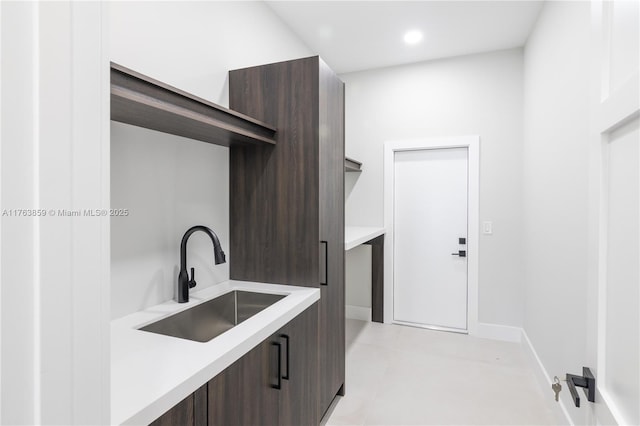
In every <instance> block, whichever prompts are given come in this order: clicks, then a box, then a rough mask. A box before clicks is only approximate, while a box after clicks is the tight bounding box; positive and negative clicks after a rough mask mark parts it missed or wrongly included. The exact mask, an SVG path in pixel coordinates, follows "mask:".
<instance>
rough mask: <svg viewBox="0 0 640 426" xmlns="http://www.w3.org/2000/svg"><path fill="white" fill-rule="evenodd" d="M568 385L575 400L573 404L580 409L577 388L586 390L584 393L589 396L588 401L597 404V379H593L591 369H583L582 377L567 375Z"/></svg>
mask: <svg viewBox="0 0 640 426" xmlns="http://www.w3.org/2000/svg"><path fill="white" fill-rule="evenodd" d="M567 385H568V386H569V392H571V397H572V398H573V403H574V404H575V405H576V407H580V395H578V390H577V389H576V386H578V387H581V388H584V393H585V395H587V399H588V400H589V401H590V402H595V399H596V378H595V377H593V374H592V373H591V370H590V369H589V368H587V367H582V376H576V375H575V374H569V373H567Z"/></svg>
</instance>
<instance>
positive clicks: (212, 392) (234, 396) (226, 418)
mask: <svg viewBox="0 0 640 426" xmlns="http://www.w3.org/2000/svg"><path fill="white" fill-rule="evenodd" d="M276 363H277V355H275V354H274V351H273V347H272V346H271V340H270V339H267V340H266V341H264V342H263V343H261V344H260V345H258V346H256V347H255V348H253V349H252V350H251V351H249V352H248V353H247V354H245V355H244V356H243V357H242V358H240V359H239V360H237V361H236V362H235V363H233V364H232V365H231V366H230V367H228V368H227V369H226V370H224V371H223V372H222V373H220V374H219V375H217V376H216V377H214V378H213V379H212V380H210V381H209V383H208V424H209V425H210V426H216V425H219V426H245V425H246V426H253V425H263V426H269V425H277V424H278V423H279V410H280V408H279V392H280V391H279V390H276V389H273V388H272V387H271V385H272V384H273V383H275V380H276V377H275V376H276V374H277V373H276V372H277V367H276Z"/></svg>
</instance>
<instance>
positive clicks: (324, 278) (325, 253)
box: [320, 241, 329, 285]
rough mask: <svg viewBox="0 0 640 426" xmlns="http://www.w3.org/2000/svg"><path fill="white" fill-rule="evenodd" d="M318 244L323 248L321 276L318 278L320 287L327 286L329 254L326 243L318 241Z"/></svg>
mask: <svg viewBox="0 0 640 426" xmlns="http://www.w3.org/2000/svg"><path fill="white" fill-rule="evenodd" d="M320 244H322V246H323V250H322V255H323V261H322V265H323V266H322V267H321V273H322V275H321V276H320V284H322V285H327V276H328V275H329V265H328V263H329V259H328V254H329V252H328V251H327V250H328V249H327V246H328V244H327V242H326V241H320Z"/></svg>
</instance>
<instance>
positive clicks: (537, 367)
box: [521, 330, 574, 426]
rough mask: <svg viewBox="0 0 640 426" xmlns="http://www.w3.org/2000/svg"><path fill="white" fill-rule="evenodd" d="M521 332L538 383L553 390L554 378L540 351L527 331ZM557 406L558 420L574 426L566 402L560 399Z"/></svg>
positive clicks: (523, 344) (523, 345) (524, 347)
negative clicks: (536, 348) (548, 370)
mask: <svg viewBox="0 0 640 426" xmlns="http://www.w3.org/2000/svg"><path fill="white" fill-rule="evenodd" d="M521 334H522V347H523V349H524V351H525V353H526V354H527V356H528V358H529V362H530V364H531V367H532V369H533V373H534V374H535V376H536V379H538V383H539V384H540V387H541V388H543V389H549V392H551V391H550V389H551V384H552V383H553V378H552V377H551V376H549V373H547V369H546V368H545V367H544V364H542V361H541V360H540V357H539V356H538V353H537V352H536V350H535V348H534V347H533V344H532V343H531V340H529V336H527V332H526V331H524V330H522V333H521ZM563 387H564V386H563ZM555 407H557V409H556V410H554V411H555V414H556V417H557V418H558V420H560V421H563V420H564V421H565V422H566V424H568V425H571V426H573V424H574V423H573V421H572V420H571V416H569V411H567V407H566V405H565V404H564V401H563V400H562V399H560V401H558V403H557V404H555Z"/></svg>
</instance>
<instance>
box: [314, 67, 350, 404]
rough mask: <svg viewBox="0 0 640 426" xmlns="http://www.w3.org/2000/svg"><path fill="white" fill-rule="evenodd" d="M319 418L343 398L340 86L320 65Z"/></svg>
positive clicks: (341, 116) (336, 78) (341, 122)
mask: <svg viewBox="0 0 640 426" xmlns="http://www.w3.org/2000/svg"><path fill="white" fill-rule="evenodd" d="M319 78H320V81H319V88H320V109H319V115H320V127H321V128H322V129H324V131H323V132H321V133H320V240H321V241H322V242H321V249H322V250H326V252H325V253H322V252H321V255H322V256H321V257H322V258H323V260H324V261H323V262H322V263H321V268H323V269H324V271H322V270H321V271H320V272H321V273H320V276H321V277H323V278H325V280H323V281H321V283H322V285H320V291H321V300H320V315H319V326H320V329H319V336H320V343H319V345H320V349H321V357H320V414H321V415H322V414H324V413H325V411H326V410H327V408H329V405H330V404H331V401H332V400H333V398H334V397H335V395H336V394H341V395H342V394H344V376H345V340H344V339H345V335H344V327H345V324H344V309H345V300H344V299H345V296H344V291H345V290H344V83H342V81H340V79H338V77H337V76H336V75H335V74H334V73H333V71H331V69H330V68H329V67H328V66H327V65H326V64H325V63H324V62H323V61H322V60H320V72H319Z"/></svg>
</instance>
